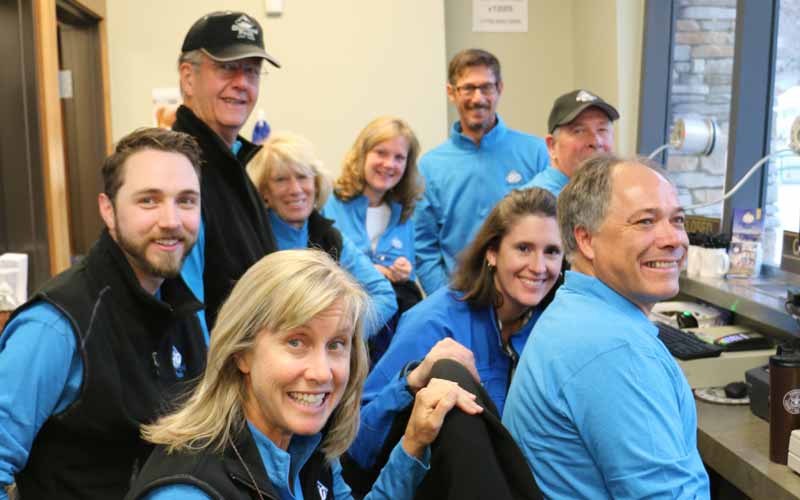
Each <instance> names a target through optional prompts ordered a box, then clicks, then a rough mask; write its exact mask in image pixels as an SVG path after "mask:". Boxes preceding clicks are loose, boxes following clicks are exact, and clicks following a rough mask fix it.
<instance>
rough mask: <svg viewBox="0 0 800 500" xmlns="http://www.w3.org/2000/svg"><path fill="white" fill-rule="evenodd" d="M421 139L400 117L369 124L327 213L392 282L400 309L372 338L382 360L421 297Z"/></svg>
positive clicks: (372, 353) (347, 160) (350, 154)
mask: <svg viewBox="0 0 800 500" xmlns="http://www.w3.org/2000/svg"><path fill="white" fill-rule="evenodd" d="M418 156H419V141H417V137H416V135H414V132H413V131H412V130H411V127H409V126H408V124H407V123H406V122H405V121H403V120H401V119H400V118H395V117H391V116H382V117H379V118H376V119H374V120H372V121H371V122H369V123H368V124H367V126H366V127H364V129H363V130H361V132H360V133H359V134H358V137H356V140H355V142H354V143H353V145H352V146H351V147H350V150H349V151H348V152H347V154H346V155H345V159H344V162H343V164H342V171H341V174H340V175H339V178H338V179H337V180H336V182H335V183H334V191H333V196H331V197H330V198H329V199H328V203H327V204H325V207H324V208H323V210H322V213H323V214H324V215H325V217H327V218H329V219H332V220H334V221H335V225H336V227H337V228H338V229H339V230H340V231H341V232H342V234H344V235H345V236H347V237H348V238H349V239H350V240H351V241H352V242H353V243H354V244H355V245H356V246H357V247H358V248H359V249H360V250H361V251H362V252H364V254H365V255H367V257H369V258H370V260H372V264H373V265H374V266H375V268H376V269H377V270H378V271H380V272H381V274H383V275H384V276H386V278H387V279H388V280H389V281H391V282H392V286H393V288H394V292H395V296H396V297H397V307H398V311H397V314H396V315H395V317H394V318H393V321H392V322H390V323H389V327H388V328H387V329H385V330H383V331H382V332H380V333H379V335H378V336H377V337H375V338H372V339H370V341H371V350H370V357H371V359H372V360H373V362H374V361H377V360H378V359H379V358H380V355H381V354H382V353H383V352H384V351H385V349H386V346H388V344H389V341H390V340H391V333H392V332H393V331H394V327H395V326H396V320H397V319H398V318H399V317H400V315H401V314H402V313H404V312H405V311H406V310H408V309H410V308H411V307H412V306H414V305H415V304H416V303H417V302H419V301H420V300H421V299H422V294H421V293H420V290H419V288H418V287H417V285H416V283H415V279H416V274H415V273H414V267H415V265H416V264H415V262H414V261H415V252H414V221H413V220H412V218H411V216H412V215H413V214H414V208H415V207H416V204H417V200H418V199H419V198H420V197H421V195H422V191H423V189H424V186H423V181H422V177H421V176H420V175H419V173H418V171H417V157H418Z"/></svg>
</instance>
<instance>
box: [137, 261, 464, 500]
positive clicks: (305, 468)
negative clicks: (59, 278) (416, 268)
mask: <svg viewBox="0 0 800 500" xmlns="http://www.w3.org/2000/svg"><path fill="white" fill-rule="evenodd" d="M366 307H367V298H366V294H365V292H364V290H363V289H362V288H361V287H360V286H359V285H358V283H356V282H355V281H354V280H353V278H352V277H351V276H350V275H349V274H348V273H347V272H345V271H343V270H342V269H341V268H340V267H339V266H337V265H336V263H335V262H334V261H333V260H332V259H331V258H330V257H329V256H328V255H327V254H325V253H324V252H321V251H317V250H289V251H281V252H276V253H273V254H270V255H268V256H267V257H264V258H263V259H261V260H260V261H259V262H257V263H256V264H255V265H254V266H253V267H251V268H250V269H249V270H248V271H247V272H246V273H245V274H244V276H242V279H241V280H240V281H239V282H238V283H237V284H236V286H235V287H234V289H233V291H232V292H231V295H230V297H229V298H228V300H227V301H226V302H225V304H224V305H223V306H222V309H221V310H220V313H219V317H218V320H217V324H216V326H215V327H214V330H213V332H212V335H211V345H210V348H209V353H208V365H207V370H206V372H205V374H204V375H203V377H202V378H201V379H200V381H199V383H198V385H197V387H196V390H195V391H194V393H193V394H192V396H191V397H190V398H189V399H188V400H187V401H186V402H185V404H184V405H183V406H182V407H181V408H180V409H178V410H177V411H176V412H175V413H172V414H170V415H168V416H165V417H163V418H161V419H160V420H159V421H157V422H156V423H155V424H152V425H149V426H145V427H144V428H143V431H142V435H143V436H144V438H145V439H146V440H148V441H150V442H152V443H154V444H156V445H158V447H157V448H156V450H155V451H154V452H153V454H152V455H151V457H150V459H149V460H148V462H147V463H146V465H145V466H144V468H143V469H142V471H141V473H140V474H139V476H138V478H137V480H136V482H135V484H134V487H133V489H132V490H131V492H130V493H129V495H128V497H127V498H129V499H147V500H164V499H184V500H194V499H218V498H220V499H221V498H224V499H226V500H235V499H238V498H247V499H251V498H261V499H263V498H273V499H277V498H280V499H289V498H291V499H302V498H326V497H327V492H331V494H332V496H333V497H334V498H337V499H339V498H349V497H350V488H349V487H348V486H347V484H346V483H345V482H344V480H343V479H342V477H341V466H340V465H339V461H338V456H339V455H341V454H342V453H343V452H344V451H345V450H346V449H347V448H348V447H349V446H350V443H351V442H352V440H353V439H354V437H355V434H356V431H357V429H358V422H359V406H360V402H361V401H360V400H361V392H362V388H363V384H364V378H365V376H366V373H367V359H366V352H365V348H364V343H363V338H362V335H363V333H362V331H363V313H364V311H365V308H366ZM455 405H458V407H459V408H461V409H462V410H464V411H465V412H467V413H473V414H474V413H478V412H480V407H478V406H477V405H476V404H475V403H474V401H473V400H472V397H471V395H469V393H467V392H466V391H464V390H463V389H460V388H459V387H458V386H457V385H456V384H454V383H452V382H447V381H444V380H437V381H436V382H435V384H433V385H431V386H430V390H428V391H427V392H424V393H423V392H420V393H418V395H417V397H416V402H415V405H414V410H413V412H412V416H411V418H410V421H409V425H408V428H407V431H406V433H405V435H404V437H403V439H402V441H401V443H400V444H398V446H397V447H396V449H395V450H394V451H393V452H392V457H391V458H390V460H389V465H388V466H387V468H386V472H385V473H384V474H383V475H382V476H381V478H380V479H379V480H378V483H377V484H376V489H375V491H374V492H373V494H372V497H373V498H379V497H383V498H411V497H412V496H413V492H414V490H415V488H416V487H417V485H418V484H419V482H420V481H421V480H422V477H423V475H424V474H425V470H426V459H425V457H426V450H427V447H428V445H429V444H430V442H431V441H433V439H434V438H435V437H436V435H437V434H438V431H439V428H440V427H441V424H442V421H443V419H444V416H445V414H446V413H447V412H448V411H449V410H450V409H451V408H453V407H454V406H455Z"/></svg>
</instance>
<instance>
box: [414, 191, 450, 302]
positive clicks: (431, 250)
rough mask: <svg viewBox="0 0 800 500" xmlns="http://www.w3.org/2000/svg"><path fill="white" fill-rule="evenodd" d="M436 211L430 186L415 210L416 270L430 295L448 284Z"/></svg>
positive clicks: (423, 286)
mask: <svg viewBox="0 0 800 500" xmlns="http://www.w3.org/2000/svg"><path fill="white" fill-rule="evenodd" d="M436 212H437V207H436V203H435V200H434V199H433V195H432V193H431V192H430V188H429V187H428V188H426V189H425V193H424V194H423V195H422V199H421V200H420V201H419V203H417V207H416V209H415V210H414V242H415V243H414V249H415V252H416V260H417V269H416V271H417V276H418V277H419V280H420V282H421V283H422V288H423V289H424V290H425V293H427V294H428V295H430V294H432V293H433V292H435V291H436V290H438V289H439V288H441V287H443V286H445V285H447V271H446V270H445V267H444V257H443V256H442V242H441V241H440V240H439V223H438V217H437V216H436Z"/></svg>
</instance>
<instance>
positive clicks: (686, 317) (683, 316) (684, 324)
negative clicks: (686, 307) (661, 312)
mask: <svg viewBox="0 0 800 500" xmlns="http://www.w3.org/2000/svg"><path fill="white" fill-rule="evenodd" d="M675 321H677V322H678V327H679V328H697V318H695V317H694V314H692V313H691V312H689V311H683V312H682V313H680V314H677V315H676V316H675Z"/></svg>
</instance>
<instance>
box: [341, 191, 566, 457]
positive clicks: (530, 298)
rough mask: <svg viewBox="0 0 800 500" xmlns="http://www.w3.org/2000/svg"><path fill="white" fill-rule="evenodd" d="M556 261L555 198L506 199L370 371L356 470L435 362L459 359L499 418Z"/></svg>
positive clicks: (526, 195)
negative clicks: (446, 283)
mask: <svg viewBox="0 0 800 500" xmlns="http://www.w3.org/2000/svg"><path fill="white" fill-rule="evenodd" d="M562 259H563V250H562V243H561V236H560V233H559V229H558V223H557V222H556V198H555V197H554V196H553V195H552V194H550V193H549V192H547V191H545V190H543V189H539V188H533V189H527V190H521V191H512V192H511V193H509V194H508V195H506V197H505V198H503V199H502V200H501V201H500V202H499V203H498V204H497V205H496V206H495V207H494V209H492V211H491V213H490V214H489V216H488V217H487V219H486V220H485V221H484V223H483V225H482V226H481V228H480V230H479V231H478V234H477V235H476V236H475V239H474V240H473V241H472V243H471V244H470V245H469V247H467V249H465V250H464V252H463V253H462V254H461V256H460V263H459V267H458V268H457V270H456V273H455V275H454V276H453V279H452V282H451V284H450V286H449V287H448V288H442V289H439V290H437V291H436V292H435V293H433V294H432V295H430V296H428V298H426V299H425V300H423V301H422V302H420V303H419V304H417V306H415V307H414V308H412V309H411V310H409V311H408V312H407V313H405V314H404V315H403V317H402V318H401V319H400V323H399V325H398V328H397V333H396V334H395V337H394V339H393V341H392V343H391V345H390V346H389V349H388V351H386V354H384V356H383V358H381V360H380V362H378V364H377V365H376V366H375V367H374V368H373V370H372V372H371V373H370V374H369V376H368V378H367V382H366V385H365V387H364V396H363V398H362V403H363V405H364V406H363V407H362V413H361V430H360V431H359V434H358V437H357V439H356V441H355V443H354V444H353V446H352V447H351V448H350V450H349V454H350V457H351V458H352V459H353V460H354V461H355V462H356V464H357V465H358V466H359V467H362V468H365V469H368V468H370V467H371V466H372V465H373V464H374V463H375V461H376V458H377V456H378V454H379V453H380V450H381V449H382V448H383V446H384V443H385V442H386V441H387V436H388V435H389V428H390V427H391V426H392V423H393V422H394V420H395V418H396V417H397V416H398V415H399V414H401V413H402V412H403V411H404V410H406V409H407V408H408V406H409V405H410V404H411V402H412V401H413V398H414V394H416V392H417V391H418V390H420V389H421V388H423V387H426V386H427V384H428V382H429V380H430V378H431V369H432V367H433V365H434V364H435V363H436V362H437V361H439V360H441V359H453V360H456V361H458V362H459V363H461V365H463V366H464V368H466V369H467V370H468V371H469V372H470V373H471V374H472V378H474V379H475V381H476V382H478V383H479V384H480V385H481V386H483V388H484V389H485V390H486V393H487V395H488V398H489V399H490V401H488V402H487V407H488V408H490V409H494V408H491V406H495V407H496V411H497V415H498V416H501V415H502V412H503V405H504V403H505V398H506V393H507V392H508V388H509V385H510V382H511V378H512V376H513V374H514V368H515V366H516V363H517V360H518V359H519V354H520V353H521V352H522V348H523V347H524V345H525V342H526V341H527V339H528V336H529V335H530V332H531V329H532V328H533V325H534V323H535V322H536V320H537V319H538V317H539V315H540V314H541V312H542V309H543V307H544V305H545V304H546V303H547V300H548V299H549V297H550V296H551V292H552V291H553V289H554V285H555V284H556V281H557V280H558V278H559V276H560V272H561V265H562ZM479 399H480V398H479ZM492 403H493V404H492Z"/></svg>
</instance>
